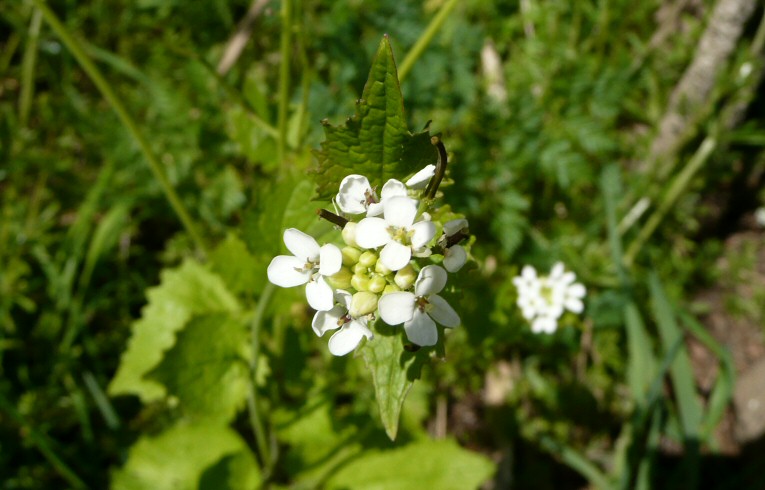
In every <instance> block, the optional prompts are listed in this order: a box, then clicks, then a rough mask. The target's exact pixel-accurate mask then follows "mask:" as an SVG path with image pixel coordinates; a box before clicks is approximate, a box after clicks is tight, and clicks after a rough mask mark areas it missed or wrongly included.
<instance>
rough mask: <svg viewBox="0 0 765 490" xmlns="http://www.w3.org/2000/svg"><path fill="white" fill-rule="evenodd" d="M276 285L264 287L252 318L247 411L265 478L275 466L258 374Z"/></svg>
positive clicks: (268, 284)
mask: <svg viewBox="0 0 765 490" xmlns="http://www.w3.org/2000/svg"><path fill="white" fill-rule="evenodd" d="M274 290H275V287H274V285H273V284H271V283H270V282H269V283H266V286H265V287H264V288H263V293H261V295H260V299H259V300H258V306H257V307H256V308H255V315H254V316H253V318H252V324H251V325H250V350H251V360H250V390H249V393H248V394H247V411H248V412H249V417H250V425H252V432H253V435H254V436H255V443H256V444H257V446H258V452H259V453H260V457H261V460H262V462H263V468H264V471H263V472H264V478H268V475H269V474H270V473H271V469H272V468H273V465H274V461H273V460H272V453H271V449H270V446H269V444H268V441H267V438H266V430H265V427H264V426H263V420H262V418H261V413H260V410H259V407H258V398H257V393H258V390H257V384H256V383H257V374H258V360H259V358H260V328H261V326H262V325H263V318H264V317H265V314H266V308H268V305H269V304H270V303H271V298H272V297H273V295H274Z"/></svg>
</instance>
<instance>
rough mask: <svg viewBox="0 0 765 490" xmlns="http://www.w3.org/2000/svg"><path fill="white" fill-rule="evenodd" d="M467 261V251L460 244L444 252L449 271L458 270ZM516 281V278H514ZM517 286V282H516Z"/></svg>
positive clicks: (445, 264) (445, 263)
mask: <svg viewBox="0 0 765 490" xmlns="http://www.w3.org/2000/svg"><path fill="white" fill-rule="evenodd" d="M465 262H467V252H465V249H464V248H462V247H461V246H460V245H454V246H452V247H449V248H447V249H446V252H445V253H444V267H446V270H448V271H449V272H457V271H458V270H460V269H462V266H463V265H465ZM513 282H515V279H513ZM516 287H517V284H516Z"/></svg>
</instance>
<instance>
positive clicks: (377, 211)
mask: <svg viewBox="0 0 765 490" xmlns="http://www.w3.org/2000/svg"><path fill="white" fill-rule="evenodd" d="M384 210H385V208H383V203H381V202H372V203H369V207H368V208H367V216H380V215H381V214H383V211H384Z"/></svg>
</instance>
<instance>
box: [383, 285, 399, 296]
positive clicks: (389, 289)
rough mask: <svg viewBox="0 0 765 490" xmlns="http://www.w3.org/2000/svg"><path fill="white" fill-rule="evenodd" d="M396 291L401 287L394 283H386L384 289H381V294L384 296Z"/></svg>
mask: <svg viewBox="0 0 765 490" xmlns="http://www.w3.org/2000/svg"><path fill="white" fill-rule="evenodd" d="M398 291H401V289H400V288H399V287H398V286H396V285H395V284H388V285H387V286H385V289H383V296H385V295H386V294H388V293H395V292H398Z"/></svg>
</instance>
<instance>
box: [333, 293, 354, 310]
mask: <svg viewBox="0 0 765 490" xmlns="http://www.w3.org/2000/svg"><path fill="white" fill-rule="evenodd" d="M352 298H353V296H351V293H349V292H348V291H346V290H344V289H338V290H336V291H335V302H336V303H337V304H339V305H340V306H342V307H343V308H345V310H346V311H348V310H349V309H350V308H351V299H352Z"/></svg>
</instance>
